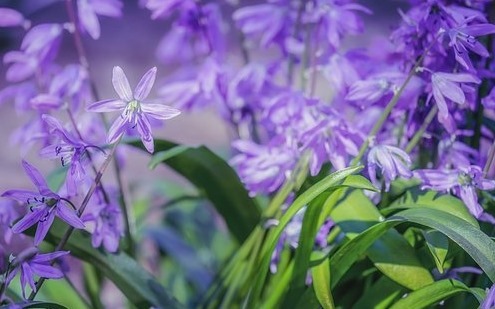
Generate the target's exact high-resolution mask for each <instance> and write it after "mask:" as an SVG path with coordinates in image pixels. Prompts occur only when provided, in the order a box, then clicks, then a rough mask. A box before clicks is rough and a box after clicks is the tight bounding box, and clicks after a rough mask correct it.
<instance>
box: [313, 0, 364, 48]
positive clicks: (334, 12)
mask: <svg viewBox="0 0 495 309" xmlns="http://www.w3.org/2000/svg"><path fill="white" fill-rule="evenodd" d="M341 2H344V3H343V4H342V3H341ZM345 2H348V1H335V0H316V1H314V4H313V5H308V7H309V8H307V12H306V14H305V16H304V21H305V22H307V23H316V24H317V25H318V26H317V27H321V28H322V32H323V34H324V35H323V36H324V39H325V40H326V41H327V42H328V43H329V44H330V46H332V47H333V48H334V49H338V48H339V47H340V42H341V40H342V37H344V36H345V35H347V34H359V33H360V32H361V31H363V29H364V25H363V22H362V20H361V19H360V18H359V17H358V15H357V14H356V13H355V11H361V12H363V13H367V14H371V11H370V10H369V9H368V8H366V7H364V6H362V5H359V4H356V3H345ZM310 3H313V2H310Z"/></svg>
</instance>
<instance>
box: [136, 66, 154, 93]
mask: <svg viewBox="0 0 495 309" xmlns="http://www.w3.org/2000/svg"><path fill="white" fill-rule="evenodd" d="M155 78H156V67H153V68H151V69H150V70H148V72H146V74H144V75H143V77H142V78H141V80H140V81H139V84H138V85H137V86H136V89H135V90H134V98H135V99H136V100H138V101H143V100H144V99H146V97H148V95H149V94H150V91H151V88H152V87H153V84H154V83H155Z"/></svg>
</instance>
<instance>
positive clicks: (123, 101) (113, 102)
mask: <svg viewBox="0 0 495 309" xmlns="http://www.w3.org/2000/svg"><path fill="white" fill-rule="evenodd" d="M155 77H156V67H154V68H151V69H150V70H149V71H148V72H146V74H144V75H143V77H142V78H141V80H140V81H139V83H138V85H137V87H136V89H135V90H134V93H133V92H132V90H131V86H130V85H129V81H128V80H127V77H126V76H125V73H124V71H123V70H122V68H121V67H119V66H116V67H114V68H113V77H112V83H113V87H114V88H115V91H116V92H117V94H118V95H119V99H109V100H103V101H98V102H95V103H92V104H90V105H89V106H88V108H87V109H88V110H89V111H92V112H109V111H116V110H122V114H121V115H120V117H119V118H117V119H116V120H115V122H114V123H113V124H112V126H111V127H110V129H109V132H108V137H107V142H108V143H110V144H112V143H115V142H116V141H117V140H118V139H119V138H120V137H121V136H122V135H123V134H124V132H125V131H126V130H127V129H134V128H137V130H138V133H139V135H140V136H141V140H142V141H143V144H144V146H145V147H146V149H147V150H148V151H149V152H153V150H154V144H153V136H151V124H150V121H149V119H148V117H152V118H155V119H159V120H166V119H170V118H173V117H176V116H178V115H179V114H180V111H179V110H178V109H175V108H173V107H169V106H166V105H163V104H151V103H145V102H143V100H145V99H146V98H147V97H148V95H149V93H150V91H151V88H152V87H153V84H154V82H155Z"/></svg>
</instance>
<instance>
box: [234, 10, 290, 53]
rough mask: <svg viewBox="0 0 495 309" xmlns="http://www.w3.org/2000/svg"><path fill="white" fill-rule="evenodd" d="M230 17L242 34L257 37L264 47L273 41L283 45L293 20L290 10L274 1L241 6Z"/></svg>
mask: <svg viewBox="0 0 495 309" xmlns="http://www.w3.org/2000/svg"><path fill="white" fill-rule="evenodd" d="M232 18H233V19H234V21H235V23H236V24H237V26H238V27H239V28H240V29H241V31H242V32H243V33H244V35H246V36H247V37H248V38H251V37H256V38H259V39H260V43H261V46H262V47H264V48H266V47H268V46H269V45H271V44H274V43H275V44H279V45H281V46H283V45H284V44H285V42H286V38H287V37H288V36H289V35H290V31H289V29H290V27H289V26H290V25H291V23H292V22H293V21H292V19H293V18H292V16H291V14H290V10H289V9H288V8H287V7H286V6H285V5H277V4H275V3H266V4H257V5H250V6H244V7H241V8H239V9H237V10H236V11H235V12H234V14H233V15H232Z"/></svg>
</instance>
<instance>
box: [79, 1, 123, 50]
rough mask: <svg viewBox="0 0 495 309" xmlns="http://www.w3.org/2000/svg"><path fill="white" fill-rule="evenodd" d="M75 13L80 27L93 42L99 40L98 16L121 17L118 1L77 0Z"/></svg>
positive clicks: (120, 5)
mask: <svg viewBox="0 0 495 309" xmlns="http://www.w3.org/2000/svg"><path fill="white" fill-rule="evenodd" d="M77 9H78V10H77V13H78V17H79V22H80V27H81V29H83V30H84V31H86V32H87V33H88V34H89V35H90V36H91V37H92V38H93V39H94V40H97V39H99V38H100V32H101V30H100V22H99V21H98V15H102V16H108V17H121V16H122V2H120V0H77Z"/></svg>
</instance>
